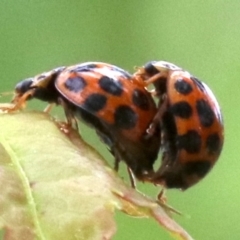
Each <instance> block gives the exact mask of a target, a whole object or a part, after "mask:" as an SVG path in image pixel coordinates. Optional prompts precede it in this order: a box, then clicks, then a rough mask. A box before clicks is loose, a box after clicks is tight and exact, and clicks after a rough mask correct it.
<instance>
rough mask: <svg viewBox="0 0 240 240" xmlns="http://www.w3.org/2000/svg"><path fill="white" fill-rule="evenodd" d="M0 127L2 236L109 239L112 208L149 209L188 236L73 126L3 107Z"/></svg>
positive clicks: (136, 212) (144, 212) (143, 212)
mask: <svg viewBox="0 0 240 240" xmlns="http://www.w3.org/2000/svg"><path fill="white" fill-rule="evenodd" d="M0 126H1V129H0V182H1V196H0V228H1V229H3V231H4V239H8V240H15V239H16V240H21V239H24V240H32V239H40V240H56V239H58V240H61V239H64V240H66V239H68V240H72V239H74V240H76V239H79V240H90V239H91V240H98V239H99V240H100V239H111V238H112V236H113V234H114V233H115V231H116V225H115V222H114V218H113V214H114V210H115V209H119V210H121V211H123V212H126V213H127V214H129V215H132V216H141V217H150V216H152V217H154V218H155V219H156V220H157V221H158V222H159V224H160V225H161V226H163V227H165V228H166V229H167V230H168V231H170V232H171V233H172V234H174V235H175V236H177V238H179V239H192V238H191V237H190V236H189V235H188V234H187V233H186V232H185V231H184V230H183V229H182V228H181V227H180V226H179V225H178V224H177V223H176V222H174V220H172V219H171V218H170V217H169V215H168V212H167V208H166V207H164V206H160V205H159V204H157V203H156V201H154V200H152V199H150V198H148V197H145V196H144V195H143V194H141V193H139V192H137V191H136V190H134V189H132V188H131V187H129V186H128V185H127V184H125V183H124V182H123V181H122V180H121V179H120V178H119V177H118V175H117V173H115V171H114V170H112V168H110V167H109V166H108V165H107V164H106V163H105V161H104V160H103V159H102V157H101V156H100V155H99V154H98V153H97V152H96V151H95V150H94V149H93V148H92V147H90V146H89V145H87V144H86V143H85V142H84V141H83V140H82V139H81V138H80V136H79V135H78V133H77V132H76V131H74V130H72V129H67V128H66V127H65V126H64V125H61V124H59V123H57V122H56V121H54V120H53V119H52V118H51V117H50V116H48V115H47V114H44V113H37V112H25V113H11V114H10V113H7V114H4V113H1V114H0ZM136 221H137V220H136Z"/></svg>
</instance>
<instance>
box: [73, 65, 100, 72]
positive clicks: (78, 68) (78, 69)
mask: <svg viewBox="0 0 240 240" xmlns="http://www.w3.org/2000/svg"><path fill="white" fill-rule="evenodd" d="M96 67H97V65H96V64H93V63H92V64H87V65H78V66H76V67H75V68H74V69H72V70H71V72H89V71H92V69H94V68H96Z"/></svg>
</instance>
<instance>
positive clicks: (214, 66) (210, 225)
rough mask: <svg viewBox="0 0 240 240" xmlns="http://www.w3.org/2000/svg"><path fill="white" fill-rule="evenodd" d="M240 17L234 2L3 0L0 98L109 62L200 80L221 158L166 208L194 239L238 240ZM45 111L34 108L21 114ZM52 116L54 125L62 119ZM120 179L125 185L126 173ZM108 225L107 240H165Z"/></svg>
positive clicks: (157, 231)
mask: <svg viewBox="0 0 240 240" xmlns="http://www.w3.org/2000/svg"><path fill="white" fill-rule="evenodd" d="M239 9H240V2H239V1H237V0H232V1H230V4H229V3H228V2H227V1H223V0H199V1H184V0H179V1H176V0H175V1H174V0H168V1H166V0H165V1H157V0H155V1H154V0H149V1H139V0H131V1H116V0H105V1H100V0H93V1H86V0H85V1H81V0H79V1H77V0H69V1H62V0H52V1H46V0H42V1H27V0H18V1H7V0H2V1H1V4H0V72H1V77H0V92H5V91H9V90H13V88H14V85H15V84H16V83H17V82H18V81H19V80H21V79H23V78H27V77H31V76H34V75H36V74H37V73H41V72H43V71H47V70H50V69H52V68H54V67H57V66H62V65H72V64H76V63H79V62H85V61H103V62H109V63H112V64H116V65H118V66H119V67H122V68H124V69H126V70H129V71H130V72H133V67H134V66H141V65H143V64H144V63H145V62H147V61H149V60H167V61H170V62H173V63H175V64H177V65H179V66H181V67H183V68H185V69H187V70H189V71H190V72H191V73H193V74H194V75H196V76H198V77H199V78H200V79H204V81H205V82H206V83H207V84H208V85H209V86H210V88H211V89H212V90H213V92H214V94H215V95H216V97H217V99H218V100H219V104H220V106H221V108H222V112H223V115H224V121H225V145H224V149H223V152H222V155H221V157H220V159H219V162H218V163H217V164H216V166H215V168H214V169H213V171H212V172H211V173H210V174H209V175H208V176H207V177H206V178H205V179H204V180H203V181H201V182H200V183H199V184H198V185H196V186H194V187H193V188H191V189H189V190H187V191H186V192H181V191H178V190H169V191H168V192H167V196H168V201H169V203H170V204H171V205H173V206H174V207H175V208H176V209H178V210H180V211H181V212H183V213H184V216H181V217H180V216H176V217H175V218H176V220H177V221H178V222H179V223H180V224H181V225H182V226H183V227H184V228H185V229H186V230H187V231H188V232H189V233H190V234H191V235H192V236H193V237H194V238H195V239H201V240H202V239H204V240H225V239H231V240H234V239H236V240H238V239H239V238H240V226H239V220H240V217H239V210H240V209H239V208H240V207H239V199H240V191H239V185H240V184H239V182H240V180H239V175H240V174H239V173H240V161H239V155H238V153H239V151H238V150H239V149H238V145H239V137H240V131H239V126H238V123H239V107H238V105H239V102H240V88H239V82H238V80H239V79H238V78H239V75H240V57H239V55H240V41H239V40H240V30H239V26H240V15H239ZM8 100H9V98H8ZM1 101H5V99H4V98H2V100H1ZM44 106H45V104H43V103H39V102H38V101H33V102H32V103H31V104H30V105H29V107H28V108H30V109H42V108H43V107H44ZM53 115H60V116H61V111H60V110H59V111H58V110H55V111H54V112H53ZM81 130H82V133H83V135H84V136H86V137H87V140H88V141H89V142H90V143H91V144H94V146H96V145H97V146H100V147H99V148H98V149H99V151H100V152H101V153H102V154H103V155H104V156H105V157H106V158H107V160H108V161H109V163H111V164H112V163H113V158H112V156H110V155H109V154H108V152H107V150H106V147H105V146H104V145H103V144H100V143H99V142H100V141H99V139H98V138H97V137H96V135H95V133H94V131H92V130H89V129H88V128H86V127H85V126H82V125H81ZM89 134H90V135H91V137H89ZM87 135H88V136H87ZM120 174H121V175H122V176H124V177H125V179H126V180H128V177H127V174H126V172H125V168H124V167H122V169H121V171H120ZM138 187H139V188H140V189H141V190H142V191H143V192H145V193H147V194H149V195H151V196H153V197H155V195H156V194H157V192H158V191H159V188H156V187H153V186H151V185H150V184H144V185H143V184H138ZM116 219H117V222H118V232H117V234H116V235H115V237H114V239H115V240H120V239H138V240H145V239H151V240H155V239H172V238H171V237H170V236H169V235H168V234H167V233H166V232H165V231H164V230H163V229H162V228H161V227H159V226H158V224H157V223H155V222H154V221H153V220H151V219H135V218H130V217H128V216H126V215H124V214H122V213H117V214H116Z"/></svg>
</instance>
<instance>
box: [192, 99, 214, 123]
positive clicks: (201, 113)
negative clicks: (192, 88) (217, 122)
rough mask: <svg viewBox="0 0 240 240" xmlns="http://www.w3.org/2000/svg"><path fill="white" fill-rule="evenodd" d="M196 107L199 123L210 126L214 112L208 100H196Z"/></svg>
mask: <svg viewBox="0 0 240 240" xmlns="http://www.w3.org/2000/svg"><path fill="white" fill-rule="evenodd" d="M196 109H197V113H198V117H199V120H200V123H201V125H202V126H204V127H210V126H211V125H212V124H213V123H214V119H215V114H214V112H213V110H212V108H211V106H210V105H209V104H208V102H207V101H205V100H204V99H200V100H197V102H196Z"/></svg>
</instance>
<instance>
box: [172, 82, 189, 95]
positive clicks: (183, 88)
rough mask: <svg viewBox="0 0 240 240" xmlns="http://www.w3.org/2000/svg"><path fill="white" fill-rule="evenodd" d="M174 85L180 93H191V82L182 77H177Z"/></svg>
mask: <svg viewBox="0 0 240 240" xmlns="http://www.w3.org/2000/svg"><path fill="white" fill-rule="evenodd" d="M174 87H175V89H176V90H177V91H178V92H179V93H181V94H183V95H187V94H189V93H191V92H192V90H193V89H192V86H191V84H189V83H188V82H187V81H185V80H184V79H177V80H176V82H175V84H174Z"/></svg>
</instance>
